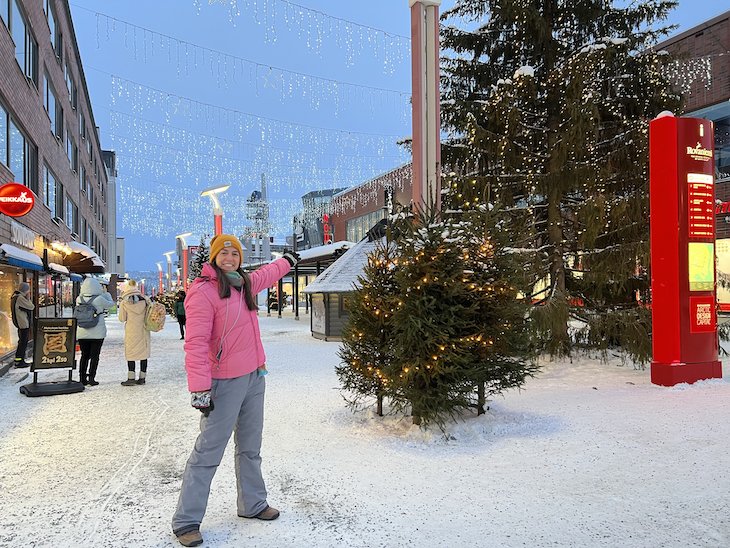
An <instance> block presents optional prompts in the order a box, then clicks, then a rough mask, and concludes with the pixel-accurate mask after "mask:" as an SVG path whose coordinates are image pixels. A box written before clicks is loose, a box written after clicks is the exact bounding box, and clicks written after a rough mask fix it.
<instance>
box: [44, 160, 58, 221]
mask: <svg viewBox="0 0 730 548" xmlns="http://www.w3.org/2000/svg"><path fill="white" fill-rule="evenodd" d="M43 203H44V204H46V207H47V208H48V209H50V210H51V217H56V216H57V215H56V177H55V176H54V175H53V173H51V170H50V169H48V166H47V165H45V164H44V165H43Z"/></svg>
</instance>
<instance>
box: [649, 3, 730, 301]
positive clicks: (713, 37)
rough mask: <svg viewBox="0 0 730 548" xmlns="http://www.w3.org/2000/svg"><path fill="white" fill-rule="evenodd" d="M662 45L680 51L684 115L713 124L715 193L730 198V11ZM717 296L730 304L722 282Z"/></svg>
mask: <svg viewBox="0 0 730 548" xmlns="http://www.w3.org/2000/svg"><path fill="white" fill-rule="evenodd" d="M657 47H658V49H664V50H666V51H668V52H670V53H672V54H673V55H676V56H678V60H677V62H676V63H675V66H674V67H673V70H672V72H671V74H670V76H671V79H672V81H673V83H674V85H675V86H676V87H677V89H678V90H680V91H681V92H682V93H683V95H684V98H685V109H684V112H683V113H682V114H683V115H685V116H693V117H697V118H706V119H708V120H712V121H713V123H714V127H715V198H716V200H718V201H720V202H725V203H726V202H730V11H726V12H725V13H722V14H720V15H718V16H717V17H713V18H712V19H710V20H708V21H705V22H704V23H702V24H700V25H697V26H696V27H693V28H691V29H689V30H687V31H685V32H683V33H681V34H678V35H677V36H673V37H672V38H670V39H668V40H666V41H664V42H662V43H661V44H659V45H658V46H657ZM718 205H719V204H718ZM728 205H730V204H728ZM717 211H718V215H717V216H716V219H715V221H716V223H715V224H716V237H717V243H716V253H717V272H718V278H719V281H721V282H722V281H723V280H728V281H730V213H728V207H727V206H726V207H724V208H723V207H722V206H720V207H718V208H717ZM718 298H719V299H720V303H721V306H723V308H728V307H729V306H730V291H728V290H727V289H724V288H722V287H721V286H718Z"/></svg>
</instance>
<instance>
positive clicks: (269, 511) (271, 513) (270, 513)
mask: <svg viewBox="0 0 730 548" xmlns="http://www.w3.org/2000/svg"><path fill="white" fill-rule="evenodd" d="M239 517H242V518H247V519H262V520H264V521H273V520H275V519H276V518H278V517H279V511H278V510H277V509H276V508H273V507H272V506H267V507H266V508H264V509H263V510H261V511H260V512H259V513H258V514H256V515H255V516H241V515H240V514H239Z"/></svg>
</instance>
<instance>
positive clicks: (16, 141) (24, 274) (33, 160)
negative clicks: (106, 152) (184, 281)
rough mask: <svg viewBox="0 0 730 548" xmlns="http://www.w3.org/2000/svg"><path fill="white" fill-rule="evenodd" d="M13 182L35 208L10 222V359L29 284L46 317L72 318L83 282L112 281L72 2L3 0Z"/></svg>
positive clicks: (0, 220)
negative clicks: (17, 314) (89, 276)
mask: <svg viewBox="0 0 730 548" xmlns="http://www.w3.org/2000/svg"><path fill="white" fill-rule="evenodd" d="M9 182H16V183H19V184H21V185H24V187H27V189H29V190H30V191H32V197H33V198H34V200H35V204H34V206H33V208H32V209H31V211H30V212H29V213H27V214H26V215H23V216H20V217H11V216H8V215H6V214H5V213H3V214H0V272H2V273H1V274H0V356H2V355H4V354H6V353H7V352H8V351H10V350H13V347H14V346H15V344H16V338H17V335H16V333H15V330H14V328H13V327H12V325H8V322H9V318H10V305H9V303H10V295H11V294H12V292H13V290H14V289H15V287H16V286H17V285H18V283H19V282H21V281H28V282H29V283H30V284H31V286H32V288H33V290H32V295H33V299H34V301H35V304H36V312H35V313H36V314H37V315H38V316H40V317H61V316H64V315H69V314H70V307H71V305H72V302H73V299H74V296H75V293H76V290H77V287H78V284H77V282H78V281H80V280H81V276H80V274H81V273H92V272H96V273H103V272H104V267H105V265H104V261H105V260H106V259H107V255H108V251H109V249H108V245H109V244H108V242H109V234H108V221H109V213H108V203H107V202H108V194H109V188H108V175H107V172H106V169H105V166H104V162H103V160H102V150H101V146H100V142H99V136H98V133H97V128H96V123H95V121H94V114H93V112H92V109H91V102H90V99H89V94H88V90H87V86H86V80H85V77H84V71H83V67H82V65H81V57H80V55H79V50H78V45H77V43H76V37H75V34H74V28H73V23H72V20H71V12H70V9H69V4H68V0H0V185H4V184H5V183H9ZM6 188H9V187H6ZM1 194H2V192H0V195H1ZM26 194H27V192H26ZM0 199H1V198H0ZM112 232H113V231H112Z"/></svg>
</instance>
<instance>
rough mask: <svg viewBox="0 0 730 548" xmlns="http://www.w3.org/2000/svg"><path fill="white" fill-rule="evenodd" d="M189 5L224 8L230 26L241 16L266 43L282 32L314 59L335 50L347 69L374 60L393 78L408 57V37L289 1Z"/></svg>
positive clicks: (211, 0)
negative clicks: (255, 27) (295, 38)
mask: <svg viewBox="0 0 730 548" xmlns="http://www.w3.org/2000/svg"><path fill="white" fill-rule="evenodd" d="M193 5H194V6H195V7H196V8H197V10H198V12H201V11H202V9H203V8H204V7H206V8H208V9H212V8H216V7H218V6H223V7H227V8H228V17H229V21H230V22H231V23H232V24H234V25H235V24H237V21H238V20H239V18H240V17H242V14H243V13H245V14H246V16H247V17H251V18H252V19H253V20H254V21H255V22H256V23H257V24H258V25H260V26H261V27H263V28H264V31H265V39H266V42H267V43H274V42H276V40H277V39H278V37H279V36H280V34H281V32H282V31H286V32H287V33H289V34H292V35H296V36H298V37H299V38H300V41H301V43H302V44H303V45H304V46H305V47H306V48H307V49H308V50H309V51H311V52H313V53H315V54H317V55H322V54H323V53H324V51H325V49H326V48H328V47H337V48H338V49H340V50H342V51H344V52H345V57H346V61H347V64H348V66H353V65H355V64H356V63H357V62H358V61H360V60H362V59H363V58H368V59H372V58H373V57H374V58H375V59H376V60H377V61H379V62H380V63H381V65H382V67H383V70H384V72H385V73H386V74H393V73H395V72H396V71H397V70H398V67H399V66H400V65H401V64H402V63H403V62H404V61H405V60H406V59H407V58H408V55H409V47H410V38H409V37H408V36H403V35H400V34H394V33H389V32H386V31H383V30H380V29H376V28H373V27H370V26H367V25H362V24H359V23H356V22H353V21H348V20H346V19H343V18H340V17H333V16H332V15H329V14H327V13H324V12H321V11H318V10H315V9H312V8H308V7H306V6H303V5H301V4H297V3H295V2H292V1H290V0H208V2H207V5H204V3H203V0H193Z"/></svg>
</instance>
